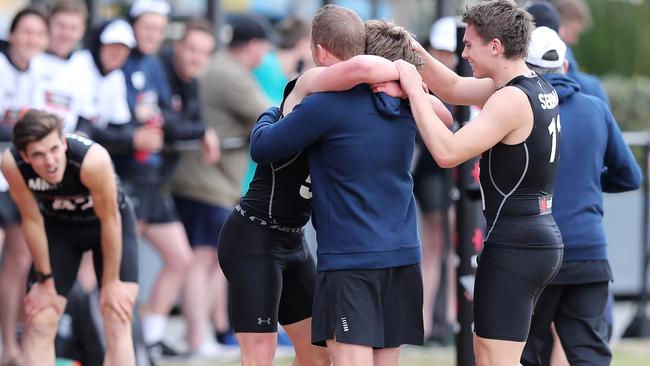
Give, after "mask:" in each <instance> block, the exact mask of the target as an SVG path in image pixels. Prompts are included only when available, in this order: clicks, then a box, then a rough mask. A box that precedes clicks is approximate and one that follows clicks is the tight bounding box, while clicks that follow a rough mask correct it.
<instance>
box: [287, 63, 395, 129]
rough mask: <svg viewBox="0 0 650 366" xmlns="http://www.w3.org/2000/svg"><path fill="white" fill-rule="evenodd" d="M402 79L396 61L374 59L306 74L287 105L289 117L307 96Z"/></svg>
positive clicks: (319, 68) (301, 78)
mask: <svg viewBox="0 0 650 366" xmlns="http://www.w3.org/2000/svg"><path fill="white" fill-rule="evenodd" d="M397 79H399V73H398V72H397V67H395V65H394V64H393V62H392V61H389V60H387V59H385V58H383V57H379V56H373V55H358V56H354V57H352V58H351V59H349V60H346V61H343V62H339V63H337V64H334V65H331V66H329V67H315V68H312V69H310V70H308V71H307V72H305V73H304V74H302V75H301V76H300V77H299V78H298V81H297V82H296V86H295V87H294V89H293V90H292V91H291V93H290V94H289V96H288V97H287V100H286V101H285V103H284V108H283V110H282V113H283V114H284V115H285V116H286V115H287V114H288V113H289V112H291V111H292V110H293V107H294V106H295V105H296V104H298V103H300V101H302V99H303V98H304V97H306V96H307V95H310V94H313V93H318V92H324V91H342V90H348V89H350V88H353V87H354V86H356V85H359V84H375V83H381V82H385V81H391V80H397Z"/></svg>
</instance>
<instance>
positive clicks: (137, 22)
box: [129, 0, 171, 55]
mask: <svg viewBox="0 0 650 366" xmlns="http://www.w3.org/2000/svg"><path fill="white" fill-rule="evenodd" d="M170 10H171V8H170V6H169V4H168V3H167V2H165V1H162V0H137V1H136V2H134V3H133V6H131V10H130V11H129V18H130V19H131V23H132V24H133V30H134V31H135V38H136V39H137V40H138V50H140V52H142V53H144V54H146V55H153V54H155V53H156V52H158V49H159V48H160V46H161V44H162V42H163V41H164V39H165V31H166V29H167V23H168V19H167V16H168V15H169V12H170Z"/></svg>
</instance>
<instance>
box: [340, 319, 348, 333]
mask: <svg viewBox="0 0 650 366" xmlns="http://www.w3.org/2000/svg"><path fill="white" fill-rule="evenodd" d="M341 324H342V325H343V331H344V332H347V331H349V330H350V328H349V327H348V320H347V319H346V318H341Z"/></svg>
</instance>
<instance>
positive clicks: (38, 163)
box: [2, 110, 138, 366]
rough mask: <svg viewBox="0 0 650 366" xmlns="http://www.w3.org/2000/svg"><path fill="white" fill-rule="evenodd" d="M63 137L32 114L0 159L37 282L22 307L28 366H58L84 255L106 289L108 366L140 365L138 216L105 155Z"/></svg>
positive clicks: (50, 120)
mask: <svg viewBox="0 0 650 366" xmlns="http://www.w3.org/2000/svg"><path fill="white" fill-rule="evenodd" d="M62 131H63V122H62V121H61V120H60V119H59V118H58V117H56V116H54V115H52V114H48V113H45V112H40V111H34V110H31V111H29V112H28V113H27V114H26V115H25V116H24V117H22V118H21V119H20V120H19V121H18V122H17V123H16V126H15V128H14V138H13V146H12V147H11V148H10V149H7V150H6V151H5V152H4V153H3V156H2V172H3V173H4V175H5V177H6V178H7V181H8V182H9V189H10V192H11V196H12V197H13V199H14V200H15V202H16V204H17V206H18V208H19V210H20V214H21V217H22V225H23V230H24V231H25V234H26V239H27V245H28V247H29V250H30V252H31V254H32V257H33V259H34V269H35V271H36V272H35V273H36V276H35V277H36V281H37V282H36V283H35V284H34V285H33V286H32V287H31V289H30V291H29V294H28V295H27V298H26V300H25V313H26V318H27V330H26V334H25V339H24V341H23V346H24V358H25V365H39V366H41V365H54V359H55V354H54V337H55V334H56V328H57V323H58V320H59V318H60V317H61V314H62V312H63V308H64V305H65V302H66V301H65V297H66V296H67V294H68V292H69V291H70V288H71V287H72V284H73V282H74V280H75V278H76V275H77V270H78V268H79V263H80V260H81V256H82V254H83V253H84V252H85V251H87V250H91V251H92V252H93V257H94V260H95V269H96V275H97V278H98V282H100V283H101V291H100V306H101V312H102V316H103V320H104V326H105V335H106V342H107V352H106V357H105V360H104V365H111V366H112V365H115V366H117V365H135V356H134V352H133V341H132V337H131V315H132V311H133V303H134V301H135V296H136V294H137V291H138V285H137V275H138V274H137V246H136V245H137V243H136V235H135V222H134V218H133V213H132V211H131V208H130V205H129V204H128V201H126V200H125V197H124V195H123V194H122V193H121V192H120V190H119V188H118V184H117V179H116V176H115V173H114V171H113V167H112V163H111V160H110V157H109V155H108V153H107V152H106V150H104V149H103V148H102V147H101V146H99V145H97V144H95V143H93V142H92V141H90V140H88V139H85V138H82V137H79V136H75V135H68V136H65V135H64V134H63V132H62ZM71 226H73V227H74V232H71V231H70V230H71Z"/></svg>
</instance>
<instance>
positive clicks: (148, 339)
mask: <svg viewBox="0 0 650 366" xmlns="http://www.w3.org/2000/svg"><path fill="white" fill-rule="evenodd" d="M166 327H167V317H166V316H164V315H160V314H147V315H146V316H144V317H143V318H142V333H143V336H144V343H145V344H149V345H150V344H155V343H158V342H160V341H161V340H162V339H163V336H164V335H165V328H166Z"/></svg>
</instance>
